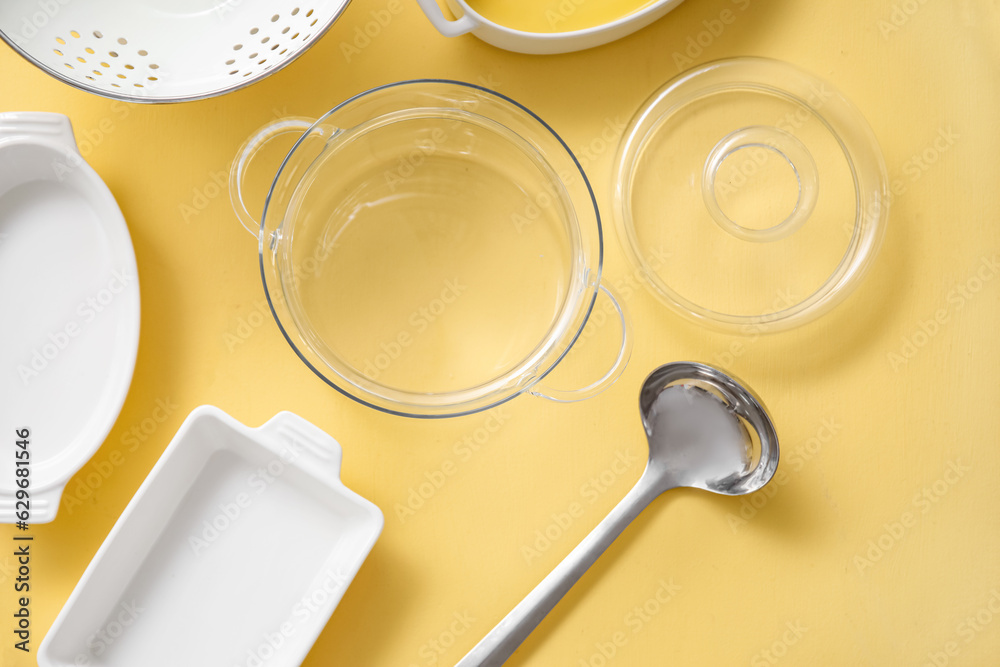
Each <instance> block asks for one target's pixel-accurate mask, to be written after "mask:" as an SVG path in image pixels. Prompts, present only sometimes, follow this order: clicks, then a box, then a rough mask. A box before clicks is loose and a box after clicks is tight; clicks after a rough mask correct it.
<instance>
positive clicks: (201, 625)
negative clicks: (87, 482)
mask: <svg viewBox="0 0 1000 667" xmlns="http://www.w3.org/2000/svg"><path fill="white" fill-rule="evenodd" d="M341 455H342V451H341V448H340V445H339V444H338V443H337V441H336V440H334V439H333V438H331V437H330V436H329V435H327V434H326V433H324V432H323V431H321V430H320V429H318V428H317V427H315V426H313V425H312V424H310V423H309V422H307V421H305V420H304V419H302V418H301V417H298V416H296V415H294V414H291V413H289V412H282V413H280V414H278V415H277V416H275V417H274V418H273V419H271V420H270V421H268V422H267V423H266V424H264V425H263V426H261V427H260V428H248V427H246V426H244V425H243V424H241V423H239V422H238V421H236V420H234V419H233V418H232V417H230V416H229V415H227V414H225V413H224V412H222V411H221V410H219V409H218V408H214V407H211V406H203V407H200V408H198V409H196V410H194V411H193V412H192V413H191V414H190V415H189V416H188V418H187V419H186V420H185V422H184V424H182V425H181V427H180V429H179V430H178V432H177V435H176V436H175V437H174V439H173V440H172V441H171V443H170V444H169V445H168V446H167V449H166V450H165V451H164V452H163V455H162V456H161V457H160V460H159V461H158V462H157V463H156V465H155V466H154V467H153V470H152V472H150V473H149V476H148V477H147V478H146V481H144V482H143V483H142V486H140V487H139V490H138V491H136V494H135V496H134V497H133V498H132V501H131V502H130V503H129V504H128V507H126V508H125V511H124V512H123V513H122V515H121V517H120V518H119V519H118V522H117V523H116V524H115V526H114V528H112V529H111V533H110V534H109V535H108V537H107V539H106V540H105V541H104V544H102V545H101V548H100V549H98V551H97V554H96V555H95V556H94V559H93V560H92V561H91V563H90V565H89V566H88V567H87V570H86V572H84V574H83V577H82V578H81V579H80V582H79V584H77V587H76V589H75V590H74V591H73V594H72V595H71V596H70V598H69V600H68V601H67V602H66V605H65V606H64V607H63V609H62V611H61V612H60V613H59V616H58V617H57V618H56V620H55V622H54V623H53V624H52V628H51V629H50V630H49V633H48V635H46V637H45V639H44V640H43V641H42V644H41V646H40V647H39V649H38V664H39V665H40V666H41V667H74V666H75V665H102V666H103V667H139V666H140V665H141V666H142V667H178V666H179V665H185V667H219V666H220V665H267V667H295V666H297V665H299V664H301V663H302V661H303V660H304V659H305V657H306V654H307V653H308V652H309V649H310V648H311V647H312V645H313V643H314V642H315V641H316V638H317V637H318V636H319V633H320V632H321V631H322V630H323V627H324V626H325V625H326V623H327V621H328V620H329V619H330V616H331V614H333V610H334V609H335V608H336V606H337V604H338V603H339V602H340V598H341V597H342V596H343V594H344V592H345V591H346V590H347V587H348V585H349V584H350V583H351V581H352V580H353V579H354V575H355V574H356V573H357V571H358V569H359V568H360V567H361V563H362V562H363V561H364V560H365V558H366V557H367V555H368V552H369V551H370V550H371V548H372V546H374V544H375V541H376V540H377V539H378V536H379V534H380V533H381V531H382V526H383V523H384V519H383V517H382V513H381V512H380V511H379V509H378V508H377V507H376V506H375V505H373V504H372V503H370V502H368V501H367V500H365V499H364V498H362V497H361V496H359V495H357V494H356V493H354V492H352V491H350V490H349V489H348V488H347V487H345V486H344V484H343V482H341V481H340V462H341Z"/></svg>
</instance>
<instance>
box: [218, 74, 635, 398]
mask: <svg viewBox="0 0 1000 667" xmlns="http://www.w3.org/2000/svg"><path fill="white" fill-rule="evenodd" d="M287 133H298V134H301V136H300V137H299V138H298V140H297V141H296V142H295V144H294V146H293V147H292V149H291V150H290V151H289V152H288V154H287V155H286V156H285V158H284V161H283V162H282V163H281V165H280V167H278V170H277V173H276V175H275V177H274V181H273V183H272V184H271V187H270V191H269V192H268V195H267V198H266V201H265V204H264V209H263V213H262V215H261V219H260V221H259V222H257V221H256V220H254V219H253V217H252V216H251V215H250V213H249V212H248V211H247V209H246V206H245V204H244V180H245V177H246V172H247V166H248V164H249V163H250V162H251V161H252V160H253V158H254V156H255V155H256V154H257V153H258V151H259V150H260V149H261V148H262V147H263V146H264V144H266V143H267V142H268V141H270V140H271V139H273V138H274V137H277V136H279V135H282V134H287ZM230 192H231V196H232V199H233V205H234V208H235V209H236V212H237V214H238V215H239V217H240V219H241V221H242V222H243V224H244V226H245V227H247V229H248V230H250V231H251V232H252V233H253V234H254V235H255V236H256V237H257V238H258V249H259V255H260V271H261V278H262V279H263V282H264V289H265V293H266V295H267V299H268V302H269V304H270V307H271V311H272V313H273V314H274V318H275V320H276V321H277V323H278V326H279V328H280V329H281V332H282V334H284V336H285V338H286V340H287V341H288V343H289V345H291V346H292V348H293V349H294V350H295V353H296V354H297V355H298V356H299V358H301V359H302V361H303V362H305V364H306V365H307V366H309V368H311V369H312V370H313V371H314V372H315V373H316V374H317V375H318V376H319V377H320V378H322V379H323V380H324V381H325V382H327V383H328V384H329V385H331V386H332V387H334V388H335V389H337V390H338V391H340V392H341V393H343V394H345V395H346V396H349V397H350V398H353V399H354V400H356V401H358V402H360V403H363V404H365V405H368V406H370V407H373V408H376V409H378V410H383V411H385V412H389V413H392V414H398V415H404V416H410V417H450V416H457V415H463V414H470V413H473V412H478V411H481V410H486V409H488V408H491V407H494V406H496V405H499V404H501V403H503V402H505V401H507V400H510V399H511V398H514V397H515V396H517V395H519V394H521V393H523V392H530V393H532V394H534V395H536V396H542V397H546V398H549V399H552V400H556V401H573V400H580V399H584V398H587V397H590V396H593V395H594V394H596V393H598V392H600V391H602V390H603V389H604V388H606V387H607V386H609V385H610V384H611V383H613V382H614V381H615V380H616V379H617V378H618V377H619V376H620V375H621V373H622V371H623V370H624V367H625V365H626V363H627V361H628V357H629V353H630V350H631V335H630V333H629V325H628V320H627V317H626V315H625V312H624V311H623V309H622V307H621V305H620V304H619V303H618V301H617V300H615V298H614V297H613V296H612V295H611V292H610V291H609V290H608V289H607V287H605V286H603V285H602V284H601V266H602V261H603V235H602V231H601V220H600V214H599V212H598V209H597V205H596V201H595V199H594V194H593V191H592V190H591V187H590V183H589V182H588V180H587V177H586V175H585V174H584V172H583V169H582V168H581V166H580V164H579V162H578V161H577V160H576V158H575V157H574V156H573V154H572V152H571V151H570V150H569V148H568V147H567V145H566V144H565V142H563V140H562V139H561V138H560V137H559V136H558V135H557V134H556V133H555V132H554V131H553V130H552V128H550V127H549V126H548V125H547V124H546V123H545V122H544V121H542V120H541V119H540V118H539V117H538V116H536V115H535V114H533V113H532V112H531V111H529V110H528V109H527V108H525V107H524V106H522V105H520V104H518V103H517V102H515V101H513V100H511V99H509V98H507V97H505V96H503V95H501V94H499V93H496V92H493V91H491V90H487V89H485V88H482V87H479V86H475V85H471V84H466V83H460V82H455V81H442V80H418V81H404V82H400V83H395V84H390V85H386V86H382V87H379V88H375V89H372V90H370V91H368V92H365V93H362V94H360V95H357V96H356V97H353V98H351V99H349V100H347V101H346V102H343V103H342V104H340V105H338V106H337V107H335V108H334V109H332V110H331V111H329V112H328V113H326V114H325V115H323V116H322V117H321V118H320V119H318V120H316V121H312V120H308V119H302V118H285V119H281V120H277V121H275V122H273V123H270V124H269V125H267V126H265V127H264V128H262V129H261V130H259V131H258V132H257V133H256V134H255V135H253V136H252V137H251V138H250V139H248V141H247V142H246V143H245V144H244V146H243V147H242V149H241V150H240V152H239V154H238V156H237V158H236V160H235V161H234V163H233V167H232V171H231V174H230ZM600 293H603V294H605V295H606V297H607V298H609V299H611V302H612V304H613V307H614V310H613V311H612V312H616V313H617V316H618V320H619V322H620V325H621V328H622V336H621V345H620V347H619V349H618V353H617V358H616V359H615V361H614V364H613V366H612V368H611V370H609V371H607V372H606V373H604V375H603V377H601V378H600V379H599V380H597V381H596V382H594V383H593V384H590V385H589V386H587V387H584V388H582V389H575V390H561V389H555V388H552V387H548V386H545V385H544V383H543V380H544V378H545V377H546V375H548V374H549V373H550V372H551V371H552V370H553V369H554V368H555V367H556V365H557V364H559V362H560V361H561V360H562V359H563V357H564V356H565V355H566V354H567V352H568V351H569V349H570V347H571V346H572V345H573V343H574V342H575V341H576V340H577V338H578V336H579V335H580V333H581V332H582V331H583V328H584V326H585V325H586V323H587V320H588V317H589V315H590V313H591V310H592V309H593V308H594V304H595V301H596V299H597V298H598V295H599V294H600Z"/></svg>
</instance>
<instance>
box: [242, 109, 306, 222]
mask: <svg viewBox="0 0 1000 667" xmlns="http://www.w3.org/2000/svg"><path fill="white" fill-rule="evenodd" d="M315 122H316V121H314V120H312V119H309V118H301V117H297V116H291V117H288V118H279V119H278V120H275V121H272V122H270V123H268V124H267V125H265V126H264V127H262V128H260V129H259V130H257V131H256V132H254V133H253V134H252V135H250V138H249V139H247V140H246V141H245V142H243V145H242V146H240V149H239V150H238V151H237V152H236V159H235V160H233V165H232V167H230V168H229V200H230V201H231V202H232V204H233V210H234V211H236V217H238V218H239V219H240V222H241V223H242V224H243V226H244V227H246V230H247V231H248V232H250V233H251V234H253V237H254V238H258V237H259V236H260V224H261V223H260V221H259V220H256V219H254V217H253V216H252V215H250V211H248V210H247V205H246V200H245V198H244V196H243V181H244V180H245V179H246V174H247V167H248V166H249V165H250V162H251V161H252V160H253V159H254V157H256V155H257V153H258V152H259V151H260V149H261V148H263V147H264V146H265V144H267V142H269V141H270V140H271V139H274V138H275V137H278V136H281V135H282V134H289V133H292V132H294V133H296V134H304V133H305V132H306V131H307V130H308V129H309V128H310V127H312V126H313V123H315Z"/></svg>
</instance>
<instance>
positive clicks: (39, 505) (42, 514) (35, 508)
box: [0, 485, 66, 525]
mask: <svg viewBox="0 0 1000 667" xmlns="http://www.w3.org/2000/svg"><path fill="white" fill-rule="evenodd" d="M64 488H66V487H65V485H63V486H57V487H55V488H51V489H44V490H42V491H37V490H35V489H33V488H31V487H28V494H29V499H28V503H29V505H28V509H27V515H26V516H27V518H25V515H24V514H21V512H24V511H25V510H24V506H23V505H21V506H18V504H17V503H18V502H22V503H23V502H24V501H23V500H22V501H19V500H18V499H17V496H16V495H15V494H16V491H0V523H17V522H19V521H24V522H25V523H27V524H28V525H34V524H36V523H49V522H50V521H52V520H54V519H55V518H56V513H58V512H59V500H60V499H61V498H62V493H63V489H64Z"/></svg>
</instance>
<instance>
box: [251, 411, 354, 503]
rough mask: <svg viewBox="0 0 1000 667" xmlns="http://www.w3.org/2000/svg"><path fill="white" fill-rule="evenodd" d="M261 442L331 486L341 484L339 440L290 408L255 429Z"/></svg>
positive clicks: (284, 458) (283, 458)
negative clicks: (263, 436) (260, 437)
mask: <svg viewBox="0 0 1000 667" xmlns="http://www.w3.org/2000/svg"><path fill="white" fill-rule="evenodd" d="M258 430H259V431H260V432H261V433H262V434H264V435H266V436H268V437H266V438H264V444H265V445H266V446H267V447H268V449H270V450H271V451H273V452H274V453H275V454H277V455H278V456H280V457H281V458H282V460H284V461H286V462H288V463H291V464H293V465H295V466H297V467H299V468H301V469H302V470H304V471H306V472H308V473H309V474H311V475H313V476H314V477H317V478H318V479H320V480H321V481H323V482H325V483H327V484H330V485H331V486H343V483H342V482H341V480H340V463H341V460H342V458H343V450H342V449H341V447H340V443H339V442H337V441H336V440H335V439H334V438H333V437H332V436H331V435H329V434H328V433H327V432H326V431H324V430H322V429H321V428H319V427H317V426H315V425H313V424H311V423H310V422H308V421H306V420H305V419H303V418H302V417H299V416H298V415H296V414H294V413H291V412H279V413H278V414H277V415H275V416H274V417H272V418H271V419H270V420H268V421H267V422H266V423H265V424H263V425H261V427H260V428H259V429H258Z"/></svg>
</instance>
